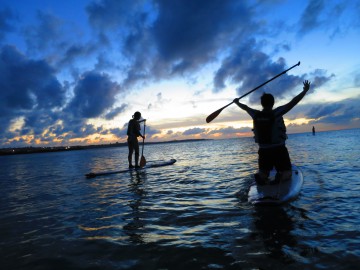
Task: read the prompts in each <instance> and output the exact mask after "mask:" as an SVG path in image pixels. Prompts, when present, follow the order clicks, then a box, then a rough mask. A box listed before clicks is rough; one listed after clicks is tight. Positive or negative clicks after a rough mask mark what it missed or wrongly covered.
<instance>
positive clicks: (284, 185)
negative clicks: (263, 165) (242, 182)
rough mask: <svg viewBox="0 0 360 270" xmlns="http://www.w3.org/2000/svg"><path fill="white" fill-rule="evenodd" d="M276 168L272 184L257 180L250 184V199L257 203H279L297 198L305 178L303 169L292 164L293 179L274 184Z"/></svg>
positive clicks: (272, 176) (271, 176)
mask: <svg viewBox="0 0 360 270" xmlns="http://www.w3.org/2000/svg"><path fill="white" fill-rule="evenodd" d="M275 174H276V172H275V170H273V171H271V173H270V176H269V179H270V184H266V185H257V184H256V182H255V180H254V182H253V183H252V184H251V186H250V190H249V194H248V201H249V202H250V203H252V204H255V205H261V204H262V205H264V204H268V205H278V204H282V203H285V202H288V201H291V200H293V199H295V198H296V197H297V196H298V194H299V193H300V190H301V187H302V185H303V182H304V179H303V175H302V172H301V170H300V169H299V168H298V167H297V166H295V165H292V176H291V179H289V180H286V181H280V182H279V183H277V184H272V183H271V181H274V179H275Z"/></svg>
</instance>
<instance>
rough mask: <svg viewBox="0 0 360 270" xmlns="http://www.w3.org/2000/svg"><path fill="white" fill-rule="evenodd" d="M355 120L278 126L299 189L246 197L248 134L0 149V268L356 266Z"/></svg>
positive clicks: (252, 160) (359, 187) (359, 258)
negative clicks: (22, 151)
mask: <svg viewBox="0 0 360 270" xmlns="http://www.w3.org/2000/svg"><path fill="white" fill-rule="evenodd" d="M359 137H360V129H355V130H343V131H331V132H320V133H317V134H316V135H315V136H313V135H312V134H311V133H308V134H294V135H290V136H289V140H288V144H287V145H288V149H289V152H290V155H291V159H292V162H293V163H294V164H296V165H298V166H299V167H300V169H301V170H302V172H303V174H304V185H303V188H302V191H301V193H300V195H299V197H298V198H297V199H296V200H295V201H292V202H290V203H288V204H285V205H282V206H277V207H269V206H268V207H264V206H262V207H255V206H253V205H250V204H249V203H248V202H247V193H248V191H249V186H250V183H251V182H252V181H253V179H252V174H253V173H254V172H255V171H256V167H257V146H256V145H255V144H254V142H253V140H252V138H238V139H230V140H213V141H198V142H184V143H170V144H157V145H146V146H145V149H144V156H145V157H146V159H147V161H148V163H151V162H154V161H159V160H169V159H170V158H175V159H177V162H176V163H175V164H174V165H172V166H167V167H160V168H150V169H146V170H144V171H141V172H136V171H133V172H128V173H122V174H114V175H108V176H99V177H96V178H92V179H87V178H85V177H84V174H86V173H89V172H90V171H107V170H119V169H124V168H126V166H127V161H126V158H127V157H126V156H127V148H126V147H119V148H107V149H93V150H81V151H70V152H58V153H43V154H30V155H16V156H1V157H0V170H1V174H0V247H1V252H0V268H1V269H4V270H13V269H92V270H93V269H356V268H357V269H358V267H359V265H360V197H359V194H360V178H359V177H360V165H359V164H360V146H359Z"/></svg>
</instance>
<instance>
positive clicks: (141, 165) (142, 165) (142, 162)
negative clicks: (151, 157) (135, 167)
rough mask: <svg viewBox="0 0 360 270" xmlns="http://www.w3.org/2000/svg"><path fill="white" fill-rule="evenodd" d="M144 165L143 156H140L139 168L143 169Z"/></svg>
mask: <svg viewBox="0 0 360 270" xmlns="http://www.w3.org/2000/svg"><path fill="white" fill-rule="evenodd" d="M145 165H146V159H145V157H144V156H141V159H140V167H141V168H142V167H144V166H145Z"/></svg>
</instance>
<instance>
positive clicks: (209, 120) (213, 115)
mask: <svg viewBox="0 0 360 270" xmlns="http://www.w3.org/2000/svg"><path fill="white" fill-rule="evenodd" d="M296 66H300V61H299V62H298V63H297V64H296V65H293V66H292V67H291V68H288V69H287V70H284V71H283V72H281V73H279V74H278V75H276V76H275V77H273V78H271V79H270V80H268V81H266V82H264V83H263V84H261V85H259V86H257V87H255V88H254V89H252V90H251V91H249V92H247V93H246V94H244V95H242V96H241V97H239V99H241V98H243V97H245V96H247V95H248V94H250V93H252V92H254V91H255V90H257V89H259V88H260V87H262V86H264V85H265V84H267V83H269V82H271V81H272V80H275V79H276V78H277V77H279V76H281V75H283V74H285V73H286V72H288V71H289V70H290V69H293V68H294V67H296ZM233 103H234V101H232V102H230V103H229V104H228V105H226V106H224V107H222V108H221V109H218V110H217V111H215V112H213V113H212V114H210V115H209V116H208V117H206V123H210V122H211V121H212V120H214V119H215V118H216V117H217V116H218V115H219V114H220V113H221V112H222V110H223V109H225V108H226V107H228V106H230V105H231V104H233Z"/></svg>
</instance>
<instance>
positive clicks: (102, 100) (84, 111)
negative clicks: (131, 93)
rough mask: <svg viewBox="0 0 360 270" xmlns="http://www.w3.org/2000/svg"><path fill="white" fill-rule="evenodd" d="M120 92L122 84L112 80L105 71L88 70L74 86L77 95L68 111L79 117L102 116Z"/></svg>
mask: <svg viewBox="0 0 360 270" xmlns="http://www.w3.org/2000/svg"><path fill="white" fill-rule="evenodd" d="M119 93H120V85H119V84H118V83H116V82H114V81H111V79H110V77H109V76H108V75H106V74H104V73H98V72H96V71H91V72H86V73H84V74H83V75H82V76H81V78H80V79H79V80H78V81H77V83H76V85H75V87H74V94H75V97H74V98H73V99H72V101H71V102H70V104H69V106H68V108H67V111H68V112H71V113H72V114H73V115H74V116H75V117H79V118H95V117H99V116H101V115H102V114H103V113H105V112H106V110H108V109H109V108H111V107H112V106H113V105H114V103H115V101H116V100H115V98H114V97H115V96H116V95H117V94H119Z"/></svg>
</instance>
